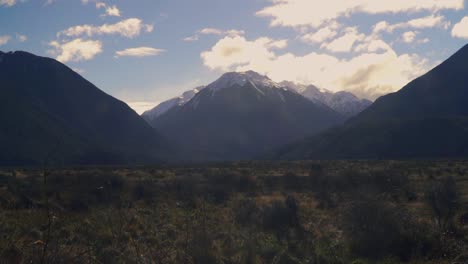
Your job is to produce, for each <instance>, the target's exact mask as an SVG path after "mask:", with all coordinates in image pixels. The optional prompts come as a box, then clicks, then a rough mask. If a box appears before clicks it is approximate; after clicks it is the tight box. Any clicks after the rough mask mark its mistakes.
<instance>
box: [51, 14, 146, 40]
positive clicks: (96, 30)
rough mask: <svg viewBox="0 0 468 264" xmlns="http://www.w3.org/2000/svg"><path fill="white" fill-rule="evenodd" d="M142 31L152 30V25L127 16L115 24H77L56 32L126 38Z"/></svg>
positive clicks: (69, 35) (71, 35) (68, 34)
mask: <svg viewBox="0 0 468 264" xmlns="http://www.w3.org/2000/svg"><path fill="white" fill-rule="evenodd" d="M142 31H145V32H152V31H153V25H149V24H144V23H143V21H142V20H141V19H139V18H129V19H125V20H122V21H120V22H118V23H115V24H104V25H102V26H93V25H79V26H74V27H70V28H68V29H66V30H64V31H62V32H59V33H58V36H61V35H64V36H68V37H78V36H83V35H85V36H88V37H91V36H94V35H121V36H123V37H127V38H134V37H137V36H139V35H140V34H141V32H142Z"/></svg>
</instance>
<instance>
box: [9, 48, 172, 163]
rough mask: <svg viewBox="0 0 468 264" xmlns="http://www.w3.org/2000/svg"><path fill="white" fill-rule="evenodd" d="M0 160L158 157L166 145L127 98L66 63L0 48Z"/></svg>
mask: <svg viewBox="0 0 468 264" xmlns="http://www.w3.org/2000/svg"><path fill="white" fill-rule="evenodd" d="M0 83H1V86H0V124H1V126H0V165H2V166H16V165H43V164H44V163H47V164H49V165H80V164H115V163H119V164H121V163H133V162H155V161H160V160H162V159H163V158H164V156H165V155H169V154H170V152H169V148H168V147H167V143H165V142H164V140H163V139H162V137H161V136H160V135H158V134H157V133H156V132H155V130H154V129H153V128H151V127H150V126H149V125H148V124H147V123H146V122H145V121H144V120H143V119H142V118H141V117H139V116H138V114H137V113H135V112H134V111H133V110H131V109H130V108H129V107H128V106H127V105H126V104H125V103H123V102H121V101H119V100H117V99H115V98H113V97H111V96H109V95H107V94H105V93H104V92H102V91H101V90H99V89H98V88H96V87H95V86H94V85H93V84H91V83H90V82H88V81H86V80H85V79H83V78H82V77H81V76H80V75H78V74H77V73H75V72H74V71H72V70H71V69H69V68H68V67H66V66H65V65H63V64H61V63H59V62H57V61H55V60H53V59H49V58H44V57H39V56H35V55H33V54H29V53H26V52H21V51H17V52H9V53H3V52H0Z"/></svg>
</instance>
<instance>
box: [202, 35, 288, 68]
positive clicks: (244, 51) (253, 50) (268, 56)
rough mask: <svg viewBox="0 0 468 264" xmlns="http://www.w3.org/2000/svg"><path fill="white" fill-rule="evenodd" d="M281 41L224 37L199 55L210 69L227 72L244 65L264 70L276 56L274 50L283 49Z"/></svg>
mask: <svg viewBox="0 0 468 264" xmlns="http://www.w3.org/2000/svg"><path fill="white" fill-rule="evenodd" d="M284 45H285V43H284V41H283V40H273V39H270V38H259V39H256V40H254V41H248V40H247V39H245V38H244V37H243V36H235V37H229V36H228V37H225V38H223V39H221V40H220V41H218V43H216V44H215V45H214V46H213V48H212V49H211V50H210V51H205V52H203V53H202V54H201V58H202V59H203V62H204V64H205V65H206V66H208V67H209V68H211V69H218V70H222V71H229V70H232V69H235V68H238V67H242V66H245V65H249V64H251V65H256V66H257V67H259V68H265V67H267V66H268V65H270V64H271V60H273V59H274V58H275V57H276V56H275V54H274V53H273V49H274V48H278V47H279V48H281V47H283V48H284V47H285V46H284Z"/></svg>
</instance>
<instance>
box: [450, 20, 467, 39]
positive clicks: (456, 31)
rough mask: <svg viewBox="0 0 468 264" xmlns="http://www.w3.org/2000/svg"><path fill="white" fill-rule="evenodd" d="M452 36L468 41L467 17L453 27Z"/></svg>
mask: <svg viewBox="0 0 468 264" xmlns="http://www.w3.org/2000/svg"><path fill="white" fill-rule="evenodd" d="M452 36H453V37H456V38H462V39H468V16H466V17H464V18H463V19H462V20H461V21H460V22H458V23H457V24H456V25H455V26H453V29H452Z"/></svg>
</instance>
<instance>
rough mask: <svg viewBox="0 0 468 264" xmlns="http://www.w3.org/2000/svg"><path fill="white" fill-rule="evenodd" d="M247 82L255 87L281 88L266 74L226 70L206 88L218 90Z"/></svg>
mask: <svg viewBox="0 0 468 264" xmlns="http://www.w3.org/2000/svg"><path fill="white" fill-rule="evenodd" d="M247 83H250V84H252V86H254V87H255V88H257V89H258V87H259V86H260V87H271V88H281V87H282V86H281V85H280V84H278V83H276V82H274V81H272V80H271V79H270V78H268V77H267V76H264V75H261V74H259V73H256V72H254V71H246V72H228V73H225V74H223V76H221V78H219V79H218V80H216V81H214V82H213V83H212V84H210V85H208V87H207V88H208V89H211V90H212V91H218V90H220V89H225V88H229V87H232V86H234V85H239V86H241V87H242V86H245V85H246V84H247Z"/></svg>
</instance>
